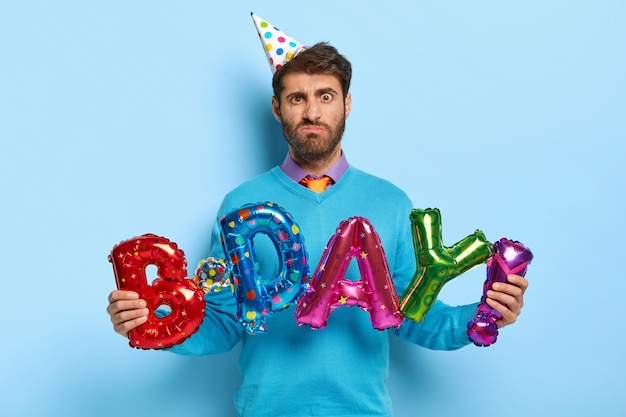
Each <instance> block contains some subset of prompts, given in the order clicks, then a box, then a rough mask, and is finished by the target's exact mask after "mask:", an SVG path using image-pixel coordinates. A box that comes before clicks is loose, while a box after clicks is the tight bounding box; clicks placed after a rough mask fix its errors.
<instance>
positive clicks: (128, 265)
mask: <svg viewBox="0 0 626 417" xmlns="http://www.w3.org/2000/svg"><path fill="white" fill-rule="evenodd" d="M109 261H110V262H111V263H112V264H113V272H114V274H115V281H116V283H117V288H118V289H120V290H128V291H135V292H136V293H137V294H139V298H140V299H143V300H145V301H146V304H147V308H148V310H149V311H148V320H147V321H146V322H145V323H143V324H142V325H140V326H138V327H136V328H135V329H133V330H131V331H129V332H128V338H129V339H130V346H133V347H136V348H141V349H163V348H168V347H171V346H173V345H175V344H179V343H182V342H183V341H184V340H186V339H187V338H188V337H189V336H191V335H192V334H193V333H195V332H196V331H197V330H198V328H199V327H200V324H201V323H202V320H203V319H204V309H205V304H204V293H203V292H202V290H201V289H200V288H199V287H198V285H196V283H195V282H194V281H193V280H191V279H186V278H185V276H186V274H187V270H186V266H187V260H186V259H185V254H184V252H183V251H182V250H180V249H178V247H177V246H176V244H175V243H173V242H170V241H169V240H168V239H166V238H164V237H159V236H156V235H153V234H145V235H141V236H138V237H134V238H132V239H129V240H126V241H123V242H121V243H119V244H118V245H115V246H114V247H113V249H112V250H111V253H110V255H109ZM148 265H156V266H157V275H158V277H157V278H156V279H155V280H154V281H152V284H148V280H147V277H146V267H147V266H148ZM162 311H167V313H165V315H163V314H162Z"/></svg>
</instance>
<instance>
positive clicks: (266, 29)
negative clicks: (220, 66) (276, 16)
mask: <svg viewBox="0 0 626 417" xmlns="http://www.w3.org/2000/svg"><path fill="white" fill-rule="evenodd" d="M251 14H252V20H253V21H254V25H255V26H256V30H257V32H258V33H259V39H261V44H262V45H263V50H265V55H267V60H268V61H269V63H270V69H271V70H272V75H273V74H274V73H275V72H276V71H277V70H278V69H279V68H280V67H282V66H283V65H284V64H285V62H287V61H289V60H291V58H293V57H294V56H295V55H296V54H297V53H298V52H300V51H301V50H303V49H305V47H304V46H303V45H302V44H300V42H298V41H296V40H295V39H293V38H292V37H290V36H287V35H285V33H283V32H281V31H280V29H278V28H277V27H275V26H274V25H272V24H271V23H268V22H267V20H264V19H262V18H260V17H259V16H257V15H255V14H254V13H251Z"/></svg>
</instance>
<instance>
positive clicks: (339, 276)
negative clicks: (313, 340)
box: [295, 217, 404, 330]
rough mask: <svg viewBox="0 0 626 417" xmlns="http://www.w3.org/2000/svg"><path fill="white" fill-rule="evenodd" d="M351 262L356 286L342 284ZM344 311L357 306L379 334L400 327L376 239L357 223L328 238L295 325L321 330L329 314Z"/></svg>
mask: <svg viewBox="0 0 626 417" xmlns="http://www.w3.org/2000/svg"><path fill="white" fill-rule="evenodd" d="M353 258H356V260H357V262H358V266H359V270H360V272H361V277H362V279H360V280H358V281H350V280H347V279H345V278H344V275H345V273H346V270H347V268H348V265H349V263H350V262H351V261H352V259H353ZM343 306H348V307H352V306H358V307H360V308H362V309H363V310H365V311H367V312H369V314H370V318H371V320H372V325H373V327H374V328H376V329H378V330H383V329H387V328H390V327H399V326H400V325H401V324H402V322H403V320H404V316H403V315H402V312H401V311H400V308H399V306H398V295H397V293H396V289H395V286H394V284H393V281H392V279H391V273H390V272H389V266H388V264H387V258H386V257H385V252H384V250H383V246H382V244H381V241H380V238H379V236H378V233H376V231H375V230H374V227H373V226H372V225H371V224H370V222H369V221H368V220H367V219H364V218H362V217H352V218H350V219H348V220H344V221H342V222H341V223H340V224H339V227H338V228H337V232H336V233H335V234H334V235H333V236H332V237H331V238H330V241H329V242H328V244H327V246H326V248H325V250H324V253H323V255H322V258H321V259H320V262H319V264H318V266H317V268H316V270H315V272H314V274H313V276H312V278H311V282H310V284H309V286H308V288H307V290H306V292H305V294H304V295H303V296H302V297H301V298H300V300H299V302H298V306H297V307H296V311H295V317H296V321H297V323H298V324H299V325H305V324H308V325H309V326H310V327H311V328H314V329H320V328H324V327H326V322H327V319H328V316H329V314H330V312H331V311H332V310H334V309H336V308H339V307H343Z"/></svg>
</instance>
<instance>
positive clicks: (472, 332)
mask: <svg viewBox="0 0 626 417" xmlns="http://www.w3.org/2000/svg"><path fill="white" fill-rule="evenodd" d="M493 249H494V254H493V255H492V256H491V258H489V260H488V261H487V280H486V281H485V284H484V286H483V296H482V298H481V299H480V304H479V305H478V309H477V310H476V314H475V316H474V318H473V319H472V320H471V321H470V322H469V323H467V328H468V330H467V335H468V336H469V338H470V340H471V341H472V342H473V343H474V344H475V345H476V346H489V345H491V344H493V343H495V342H496V339H497V338H498V326H497V325H496V321H497V320H500V319H501V318H502V314H500V313H499V312H498V311H497V310H495V309H493V308H491V307H490V306H489V304H487V302H486V300H487V291H488V290H489V289H491V288H492V286H493V284H494V283H495V282H504V283H506V282H507V276H509V275H510V274H516V275H520V276H525V275H526V270H527V269H528V264H530V261H532V259H533V254H532V252H531V251H530V249H529V248H527V247H525V246H524V245H523V244H521V243H520V242H517V241H511V240H508V239H505V238H502V239H500V240H499V241H498V242H496V243H494V244H493Z"/></svg>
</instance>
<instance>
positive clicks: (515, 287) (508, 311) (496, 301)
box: [486, 274, 528, 328]
mask: <svg viewBox="0 0 626 417" xmlns="http://www.w3.org/2000/svg"><path fill="white" fill-rule="evenodd" d="M507 280H508V281H509V283H508V284H507V283H502V282H496V283H494V284H493V286H492V289H491V290H489V291H487V300H486V301H487V304H489V306H490V307H491V308H493V309H494V310H496V311H498V312H499V313H500V314H501V315H502V318H501V319H500V320H498V321H497V322H496V324H497V326H498V328H502V327H505V326H508V325H509V324H513V323H515V321H516V320H517V318H518V317H519V315H520V314H521V312H522V307H524V293H525V292H526V289H527V288H528V281H527V280H526V278H524V277H522V276H519V275H514V274H512V275H509V276H508V277H507Z"/></svg>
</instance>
